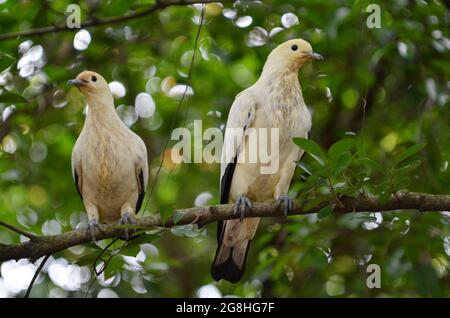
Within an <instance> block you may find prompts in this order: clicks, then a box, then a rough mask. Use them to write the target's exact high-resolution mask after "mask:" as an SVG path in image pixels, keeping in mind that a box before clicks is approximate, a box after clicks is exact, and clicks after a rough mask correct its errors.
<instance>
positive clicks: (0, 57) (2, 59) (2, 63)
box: [0, 53, 16, 72]
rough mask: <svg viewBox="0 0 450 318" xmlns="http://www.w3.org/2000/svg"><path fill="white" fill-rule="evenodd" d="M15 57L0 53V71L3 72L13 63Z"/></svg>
mask: <svg viewBox="0 0 450 318" xmlns="http://www.w3.org/2000/svg"><path fill="white" fill-rule="evenodd" d="M15 61H16V59H15V58H14V57H13V56H11V55H8V54H5V53H0V72H3V71H4V70H6V69H7V68H8V67H10V66H11V65H13V64H14V62H15Z"/></svg>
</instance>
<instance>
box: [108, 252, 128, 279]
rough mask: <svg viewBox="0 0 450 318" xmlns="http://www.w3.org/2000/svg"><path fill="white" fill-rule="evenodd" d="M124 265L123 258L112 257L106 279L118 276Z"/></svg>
mask: <svg viewBox="0 0 450 318" xmlns="http://www.w3.org/2000/svg"><path fill="white" fill-rule="evenodd" d="M123 263H124V261H123V258H122V257H112V258H111V260H110V261H109V263H108V264H107V265H106V269H105V271H104V273H105V279H109V278H111V277H113V276H114V275H116V274H117V273H118V272H119V271H120V270H121V269H122V266H123Z"/></svg>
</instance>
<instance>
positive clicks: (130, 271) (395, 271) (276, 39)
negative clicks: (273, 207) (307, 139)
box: [0, 0, 450, 297]
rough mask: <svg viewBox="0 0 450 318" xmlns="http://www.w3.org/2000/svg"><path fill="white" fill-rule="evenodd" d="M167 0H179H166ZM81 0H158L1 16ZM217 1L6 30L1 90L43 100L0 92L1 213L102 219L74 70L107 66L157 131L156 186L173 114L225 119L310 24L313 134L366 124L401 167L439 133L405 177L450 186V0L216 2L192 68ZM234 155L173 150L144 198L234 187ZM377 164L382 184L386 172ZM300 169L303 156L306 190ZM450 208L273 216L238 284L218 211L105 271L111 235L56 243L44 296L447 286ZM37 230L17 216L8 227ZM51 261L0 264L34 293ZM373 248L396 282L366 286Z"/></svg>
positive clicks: (128, 102) (50, 17) (358, 132)
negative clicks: (180, 159)
mask: <svg viewBox="0 0 450 318" xmlns="http://www.w3.org/2000/svg"><path fill="white" fill-rule="evenodd" d="M167 1H175V0H161V2H163V3H164V2H167ZM71 3H75V4H78V5H79V6H80V8H81V22H82V23H83V22H85V21H87V20H91V19H103V18H107V17H111V16H123V15H126V14H130V13H132V12H138V11H140V10H145V9H146V8H148V7H149V6H151V5H152V4H154V3H155V1H154V0H131V1H128V0H115V1H99V0H89V1H74V2H70V1H63V0H54V1H50V0H44V1H30V0H20V1H13V0H0V33H1V34H5V33H9V32H14V31H20V30H27V29H33V28H38V27H44V26H52V25H65V20H66V15H67V14H66V13H65V11H66V8H67V6H68V5H69V4H71ZM371 3H376V4H378V5H379V7H380V9H381V28H368V27H367V25H366V19H367V17H368V16H369V13H367V12H366V8H367V6H368V5H369V4H371ZM202 8H203V5H200V4H197V5H189V6H173V7H168V8H165V9H163V10H157V11H156V12H154V13H151V14H149V15H146V16H143V17H141V18H137V19H130V20H127V21H124V22H122V23H117V24H111V25H109V24H105V25H99V26H94V27H89V28H86V29H81V30H80V29H75V30H71V31H65V32H51V33H47V34H42V35H35V36H19V37H14V38H12V39H3V40H1V41H0V66H1V69H0V72H1V73H0V92H1V93H3V94H4V93H6V92H12V93H15V94H18V95H21V96H23V97H24V98H26V99H27V100H28V101H29V103H19V102H20V99H17V102H14V101H13V102H0V115H1V116H0V220H2V221H4V222H8V223H10V224H14V225H16V226H19V227H22V228H26V229H27V230H28V231H30V232H33V233H36V234H39V235H52V234H59V233H62V232H66V231H70V230H72V229H76V228H81V227H83V226H85V225H86V222H87V218H86V214H85V212H84V207H83V204H82V202H81V200H80V198H79V196H78V194H77V193H76V189H75V186H74V183H73V181H72V176H71V167H70V164H71V163H70V156H71V151H72V147H73V145H74V143H75V140H76V138H77V136H78V134H79V133H80V130H81V128H82V126H83V122H84V118H85V107H86V102H85V99H84V97H83V96H82V95H81V93H80V92H79V91H78V90H77V89H74V88H70V87H68V86H67V85H66V82H67V80H68V79H71V78H74V77H75V76H76V75H77V74H78V73H80V72H81V71H83V70H87V69H88V70H94V71H96V72H98V73H100V74H102V75H103V76H104V77H105V78H106V79H107V81H108V82H109V85H110V88H111V91H112V93H113V95H114V97H115V104H116V107H117V112H118V113H119V115H120V117H121V118H122V120H123V121H124V122H125V123H126V124H127V125H128V126H129V127H130V128H131V129H132V130H133V131H135V132H136V133H138V134H139V135H140V136H141V137H142V138H143V139H144V141H145V143H146V145H147V149H148V154H149V160H150V166H151V176H150V182H149V189H148V190H150V188H151V185H152V180H154V177H155V175H156V173H157V171H158V167H159V164H160V162H161V155H162V153H164V151H165V152H166V154H169V153H170V148H171V146H173V144H174V142H169V145H168V147H167V148H165V144H166V142H167V140H168V138H170V134H171V127H172V121H174V127H183V126H184V127H188V128H189V129H192V128H193V121H194V120H202V121H203V128H204V129H206V128H209V127H218V128H223V125H224V124H225V123H226V119H227V115H228V111H229V108H230V106H231V104H232V102H233V100H234V97H235V95H236V94H237V93H239V92H240V91H241V90H243V89H245V88H246V87H248V86H250V85H251V84H253V83H254V82H255V80H256V79H257V78H258V77H259V74H260V72H261V69H262V66H263V64H264V61H265V58H266V56H267V54H268V53H269V52H270V51H271V49H273V48H274V47H275V46H276V45H278V44H280V43H282V42H283V41H285V40H288V39H292V38H298V37H301V38H304V39H306V40H307V41H309V42H310V43H311V45H312V46H313V48H314V50H315V51H316V52H318V53H320V54H322V55H323V56H324V57H325V61H324V62H322V63H313V64H309V65H306V66H305V67H304V68H303V69H302V70H301V71H300V74H299V78H300V83H301V85H302V88H303V94H304V98H305V101H306V103H307V105H308V106H309V107H310V109H311V111H312V114H313V129H312V135H311V138H312V139H313V140H314V141H315V142H317V143H318V144H319V145H321V146H322V147H323V148H325V149H327V148H328V147H329V146H330V145H331V144H333V142H335V141H337V140H339V139H341V138H343V137H345V136H350V135H354V136H355V137H356V138H359V140H361V144H362V147H363V149H364V152H365V154H366V156H367V157H369V158H371V159H373V160H374V161H377V162H379V163H380V164H381V165H382V166H383V167H386V169H388V167H391V166H392V164H393V162H394V161H395V158H396V156H398V154H400V153H401V152H402V151H404V150H405V149H406V148H407V147H409V146H410V145H411V144H415V143H426V147H425V148H424V149H423V150H422V152H421V153H420V164H418V165H417V166H416V167H415V169H411V171H408V175H407V179H408V182H407V183H405V184H403V183H402V184H401V186H400V187H401V188H406V189H409V190H413V191H421V192H427V193H441V194H449V192H450V191H449V189H450V173H449V169H448V161H449V160H450V125H449V124H450V98H449V96H450V54H449V51H450V15H449V11H448V8H447V7H446V5H445V3H444V1H442V2H440V1H438V0H434V1H433V0H428V1H424V0H393V1H388V2H387V1H383V2H381V1H359V0H358V1H353V0H340V1H318V0H310V1H307V2H305V1H296V0H289V1H281V0H280V1H235V2H232V1H228V2H224V3H223V4H221V3H211V4H208V5H206V6H205V12H204V21H203V27H202V29H201V33H200V37H199V40H198V43H197V44H198V46H197V53H196V54H197V55H196V59H195V62H194V64H193V66H192V73H191V74H192V76H191V79H190V80H189V79H188V74H189V71H190V64H191V59H192V56H193V54H194V47H195V39H196V34H197V32H198V29H199V25H200V23H201V22H202ZM186 85H189V86H188V87H186ZM185 91H186V92H187V97H188V98H186V99H185V100H184V101H183V103H182V104H181V106H180V107H179V112H178V113H177V115H176V110H177V108H178V103H179V101H180V98H181V96H182V95H183V92H185ZM16 98H18V97H16ZM198 146H199V145H198ZM305 160H306V161H305V162H306V164H308V163H309V162H311V161H312V159H311V158H310V157H307V158H306V159H305ZM219 170H220V167H219V165H218V164H206V163H204V164H175V163H174V162H172V161H171V158H170V155H166V156H165V160H164V162H163V164H162V168H161V170H160V173H159V177H158V179H157V183H156V186H155V188H154V192H153V194H152V197H151V198H150V200H149V201H148V204H147V205H146V207H145V211H144V213H142V212H141V215H150V214H151V213H158V212H161V211H162V210H167V209H168V207H169V210H171V209H173V208H175V207H176V208H187V207H192V206H201V205H212V204H217V203H218V190H219V182H218V180H219ZM298 170H299V169H298ZM366 178H369V177H367V176H366V177H364V182H366V183H367V184H368V188H370V186H371V185H375V184H377V185H378V184H383V182H385V180H384V178H386V176H384V175H383V174H382V173H378V174H377V173H374V174H372V175H371V176H370V178H369V179H367V180H366ZM301 184H302V178H301V172H298V173H297V176H296V178H295V180H294V182H293V185H292V193H291V195H293V196H295V195H297V194H298V192H299V191H301V188H302V185H301ZM374 188H375V187H374ZM148 192H149V191H148ZM374 193H375V190H374ZM147 199H148V197H147V198H146V201H145V202H147ZM144 205H145V204H144ZM449 224H450V212H442V213H418V212H411V211H397V212H392V213H371V214H361V215H360V216H358V215H354V214H350V215H345V216H341V217H330V218H325V219H318V218H317V216H316V215H315V214H311V215H308V216H297V217H290V218H288V220H284V221H282V220H278V219H269V218H268V219H265V220H264V221H263V225H262V226H261V227H260V229H259V231H258V233H257V235H256V238H255V240H254V242H253V244H252V249H251V251H250V255H249V260H248V262H247V271H246V275H245V276H244V279H243V280H242V282H241V283H239V284H235V285H233V284H230V283H227V282H220V283H216V282H213V280H212V278H211V277H210V275H209V266H210V262H211V260H212V258H213V256H214V251H215V247H216V241H215V225H214V224H210V225H208V226H206V227H205V228H202V229H198V228H197V227H196V226H183V227H176V228H173V229H169V230H162V231H161V232H159V233H158V234H159V236H160V237H159V238H158V239H155V240H152V241H151V242H141V243H142V244H138V245H136V246H132V247H130V248H126V249H123V250H121V251H120V253H119V254H118V255H116V256H114V257H113V258H111V260H110V261H109V264H108V266H107V268H106V270H105V271H104V272H103V273H102V274H101V275H100V276H98V277H95V274H94V271H93V266H92V262H93V259H94V258H95V256H96V255H98V253H99V251H100V250H101V248H103V247H105V246H106V245H107V244H108V243H109V242H110V240H105V241H102V242H99V243H97V245H95V244H85V245H80V246H75V247H72V248H69V249H67V250H65V251H63V252H59V253H56V254H54V255H52V256H51V257H50V259H49V261H48V262H47V263H46V265H45V266H44V268H43V271H42V273H41V275H39V277H38V279H37V281H36V284H35V286H34V288H33V290H32V293H31V296H32V297H85V296H87V297H208V296H216V297H220V296H239V297H259V296H272V297H328V296H332V297H416V296H424V297H428V296H440V297H448V296H450V274H449V266H450V263H449V257H450V229H449ZM24 240H26V238H25V237H19V236H18V235H17V234H16V233H13V232H10V231H8V230H6V229H4V228H0V243H3V244H13V243H18V242H20V241H24ZM121 245H122V243H121V242H120V241H118V242H116V243H115V244H113V245H112V246H111V247H110V248H109V252H108V253H109V254H114V253H115V252H117V251H118V249H120V247H121ZM108 253H107V254H108ZM39 262H40V260H38V261H37V262H35V263H30V262H29V261H28V260H25V259H23V260H20V261H18V262H16V261H7V262H4V263H2V264H0V297H21V296H23V294H24V292H25V290H26V288H27V287H28V284H29V282H30V280H31V278H32V276H33V274H34V272H35V270H36V268H37V266H38V265H39ZM368 264H378V265H380V268H381V288H380V289H368V288H367V287H366V278H367V275H368V274H367V273H366V267H367V265H368ZM97 267H101V262H100V263H99V264H97ZM91 283H92V284H91Z"/></svg>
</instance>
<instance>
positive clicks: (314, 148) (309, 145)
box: [294, 137, 326, 165]
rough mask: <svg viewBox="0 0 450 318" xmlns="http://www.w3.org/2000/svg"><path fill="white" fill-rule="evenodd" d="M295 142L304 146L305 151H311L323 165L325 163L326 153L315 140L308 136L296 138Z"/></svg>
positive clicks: (301, 146)
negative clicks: (307, 137)
mask: <svg viewBox="0 0 450 318" xmlns="http://www.w3.org/2000/svg"><path fill="white" fill-rule="evenodd" d="M294 142H295V144H296V145H297V146H299V147H300V148H302V149H303V150H304V151H305V152H307V153H309V154H310V155H311V156H312V157H313V158H314V159H315V160H317V161H318V162H319V163H320V164H321V165H324V164H325V160H326V155H325V153H324V152H323V151H322V149H321V148H320V146H319V145H318V144H316V143H315V142H314V141H312V140H310V139H306V138H300V137H297V138H294Z"/></svg>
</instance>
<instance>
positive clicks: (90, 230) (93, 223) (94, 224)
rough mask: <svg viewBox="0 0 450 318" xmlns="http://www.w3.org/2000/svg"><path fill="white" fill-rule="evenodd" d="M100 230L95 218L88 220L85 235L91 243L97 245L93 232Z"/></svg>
mask: <svg viewBox="0 0 450 318" xmlns="http://www.w3.org/2000/svg"><path fill="white" fill-rule="evenodd" d="M97 229H98V230H100V231H101V230H102V227H101V225H100V224H99V223H98V221H97V219H96V218H92V219H90V220H89V222H88V224H87V227H86V235H88V236H89V235H90V236H91V239H92V242H93V243H97V239H96V238H95V231H96V230H97Z"/></svg>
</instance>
